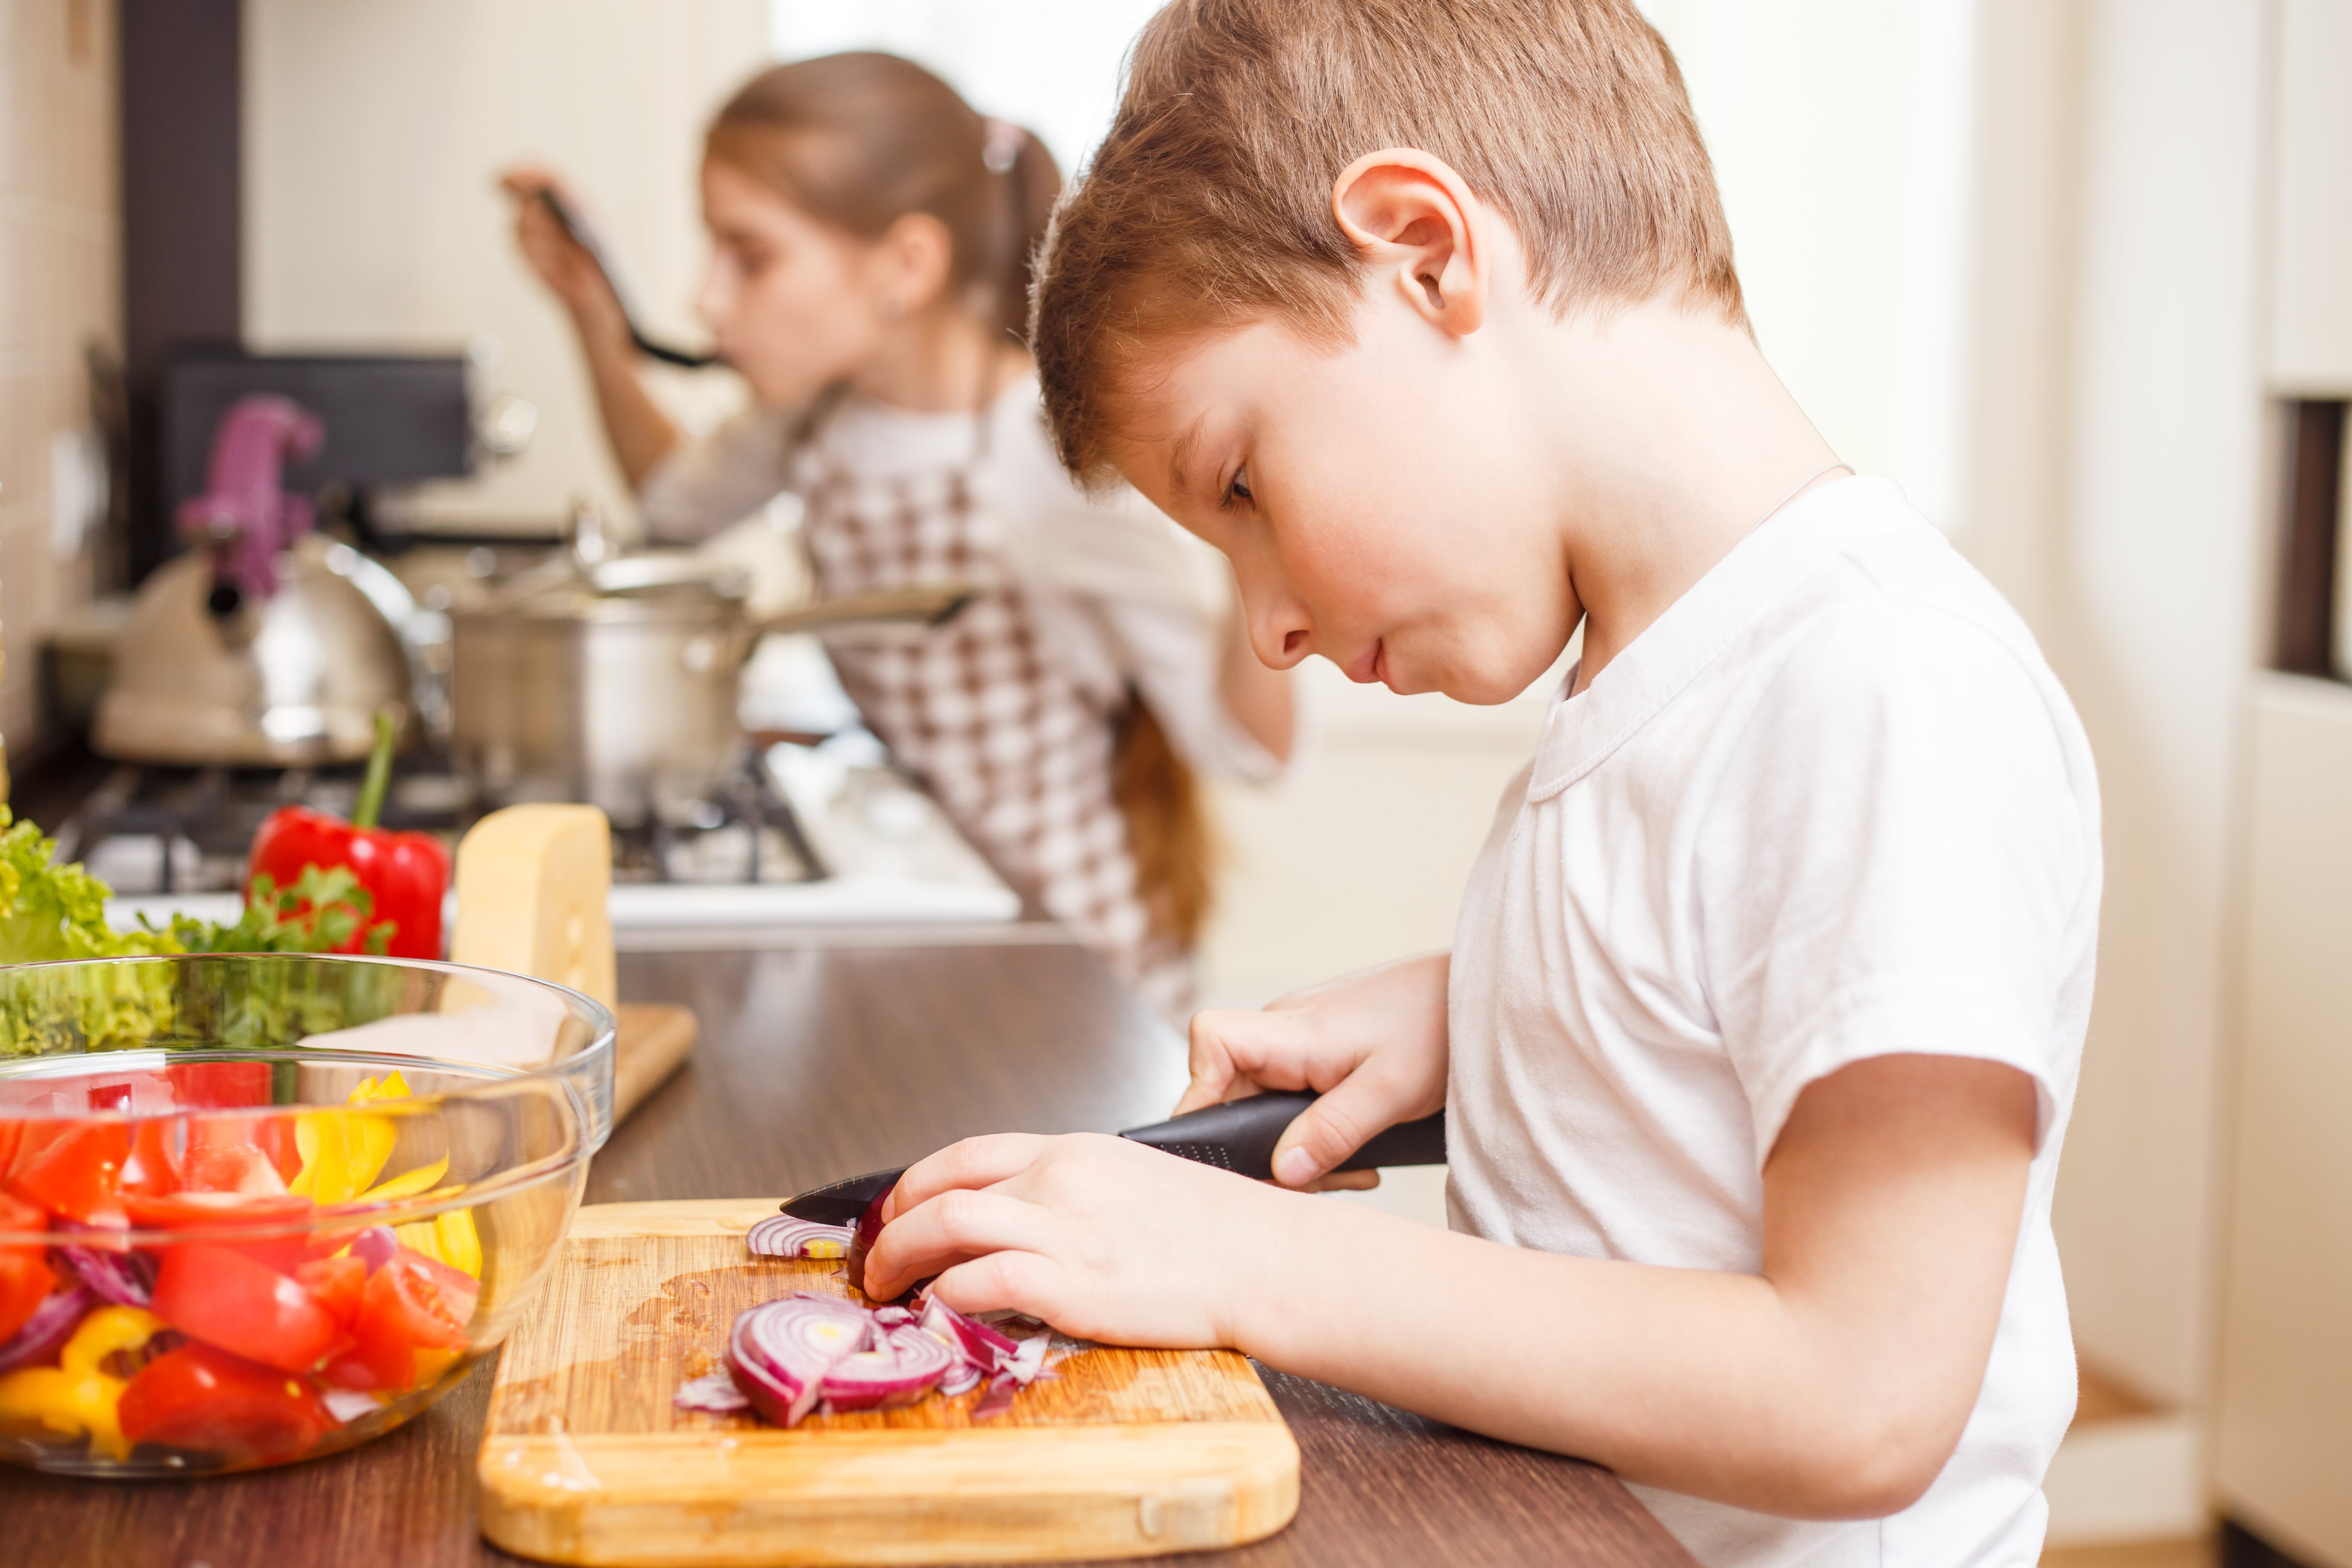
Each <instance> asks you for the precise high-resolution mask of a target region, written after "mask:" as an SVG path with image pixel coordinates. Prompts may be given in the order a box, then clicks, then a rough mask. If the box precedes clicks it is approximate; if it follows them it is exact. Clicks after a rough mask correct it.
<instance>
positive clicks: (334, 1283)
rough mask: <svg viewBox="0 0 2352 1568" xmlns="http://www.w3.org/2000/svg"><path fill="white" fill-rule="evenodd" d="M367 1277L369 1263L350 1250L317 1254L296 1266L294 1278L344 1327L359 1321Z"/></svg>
mask: <svg viewBox="0 0 2352 1568" xmlns="http://www.w3.org/2000/svg"><path fill="white" fill-rule="evenodd" d="M367 1279H368V1271H367V1265H366V1264H365V1263H363V1262H362V1261H361V1260H360V1259H358V1258H353V1257H351V1256H350V1255H348V1254H346V1255H345V1256H343V1257H341V1258H312V1259H311V1260H310V1262H308V1263H305V1264H303V1265H302V1266H301V1267H300V1268H297V1269H295V1270H294V1282H295V1283H296V1284H298V1285H299V1286H301V1287H302V1289H305V1290H308V1291H309V1292H310V1300H314V1301H316V1302H318V1303H319V1305H320V1307H321V1308H323V1309H325V1310H326V1313H327V1316H329V1317H331V1318H332V1319H334V1320H335V1326H336V1327H337V1328H340V1329H349V1328H350V1327H351V1326H352V1324H353V1323H355V1322H357V1321H359V1315H360V1303H361V1302H362V1300H364V1299H365V1298H366V1295H367Z"/></svg>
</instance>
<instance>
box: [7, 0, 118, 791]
mask: <svg viewBox="0 0 2352 1568" xmlns="http://www.w3.org/2000/svg"><path fill="white" fill-rule="evenodd" d="M114 81H115V34H114V9H113V7H112V6H111V5H104V4H101V3H100V0H0V609H5V623H0V625H5V637H6V642H5V659H6V674H5V679H0V733H5V735H6V737H7V740H8V743H9V745H10V746H11V747H12V748H13V749H14V751H15V752H16V756H17V758H18V760H19V761H20V762H21V761H22V760H24V759H25V758H26V757H29V756H31V755H32V754H33V753H34V752H37V750H38V749H39V746H40V742H41V741H42V736H41V733H40V731H39V727H38V720H39V713H40V701H39V684H38V683H39V658H38V650H39V647H40V638H41V636H42V634H43V633H44V632H46V631H47V629H48V628H49V627H50V626H52V625H53V624H54V623H55V622H56V621H57V620H58V617H59V616H62V615H63V614H65V613H66V612H67V611H68V610H69V609H71V608H72V607H74V606H75V605H79V604H82V603H84V602H86V601H87V600H88V599H89V592H90V559H89V552H88V550H87V549H86V548H85V547H84V546H83V545H82V543H81V542H80V540H79V538H78V537H77V531H76V528H75V526H74V524H75V523H77V522H79V521H85V520H84V519H82V518H80V517H79V516H75V515H69V516H68V519H67V520H66V521H67V526H66V527H64V528H62V529H60V528H59V526H58V523H59V521H60V520H59V518H58V513H57V510H56V505H57V502H58V500H59V499H60V498H59V497H58V495H57V494H56V487H55V486H54V484H53V481H54V480H55V479H59V478H64V477H67V475H63V474H59V473H58V471H57V470H58V468H59V467H60V465H59V463H58V458H59V456H60V455H61V450H60V445H59V443H60V439H61V438H63V440H64V441H66V442H67V443H68V446H67V447H65V448H64V451H65V452H71V451H73V450H75V448H73V447H71V446H70V443H71V442H72V440H73V438H74V437H75V434H76V433H77V432H79V431H81V430H83V429H84V428H85V427H86V426H88V425H89V386H88V382H87V380H86V378H85V376H84V374H83V372H82V344H83V342H84V341H85V340H87V339H89V338H93V337H94V338H97V339H100V340H101V341H103V342H109V343H112V344H114V345H115V346H116V349H117V352H120V346H121V332H120V330H119V328H120V321H121V304H120V300H121V272H120V268H119V267H118V265H117V263H118V246H119V240H118V238H117V230H118V224H117V221H116V219H117V215H118V212H119V210H120V207H119V197H118V195H117V192H116V188H115V185H116V182H115V164H116V155H115V111H114V110H115V92H114ZM67 468H68V473H70V472H71V471H72V469H71V466H70V464H68V465H67ZM0 787H5V786H0Z"/></svg>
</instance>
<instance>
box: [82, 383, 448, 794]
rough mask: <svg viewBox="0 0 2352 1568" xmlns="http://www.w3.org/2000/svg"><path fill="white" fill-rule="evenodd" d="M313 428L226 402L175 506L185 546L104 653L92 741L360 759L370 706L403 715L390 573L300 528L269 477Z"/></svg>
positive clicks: (316, 433)
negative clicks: (205, 482)
mask: <svg viewBox="0 0 2352 1568" xmlns="http://www.w3.org/2000/svg"><path fill="white" fill-rule="evenodd" d="M322 439H323V433H322V430H321V426H320V424H319V422H318V421H317V420H316V419H315V418H312V417H311V416H310V415H309V414H308V413H306V412H305V411H304V410H303V409H301V408H300V407H299V406H298V405H295V404H293V403H291V402H289V401H288V400H287V399H285V398H282V397H276V396H254V397H247V398H245V399H242V400H240V401H239V402H237V403H236V404H235V405H232V406H231V408H230V409H229V411H228V413H227V414H226V416H224V417H223V418H222V420H221V424H220V429H219V432H218V435H217V437H216V438H215V442H214V447H213V466H212V479H211V484H210V488H209V489H207V490H206V491H205V494H203V495H201V496H197V497H195V498H194V499H192V500H189V501H187V502H186V503H184V505H183V506H182V508H181V509H180V513H179V523H180V528H181V531H182V532H183V533H184V535H186V536H187V537H188V538H189V540H190V541H191V542H192V543H193V544H194V546H195V548H194V549H191V550H190V551H189V552H186V553H185V554H184V555H182V556H180V557H179V558H177V559H175V560H173V561H169V562H166V563H164V564H163V566H161V567H159V568H157V569H156V570H155V572H154V573H152V574H151V575H150V576H149V577H148V579H147V582H146V584H145V585H144V586H143V587H142V588H141V590H140V592H139V596H138V598H137V600H136V601H135V602H134V604H133V605H132V607H131V620H130V624H129V625H128V626H125V627H124V629H123V633H122V637H121V642H120V644H119V645H118V647H117V649H116V654H115V662H114V674H113V684H112V685H111V686H110V688H109V689H108V690H107V692H106V694H105V696H104V697H102V698H101V699H100V702H99V709H98V717H97V721H96V723H95V725H94V727H93V731H92V737H91V738H92V740H93V742H94V743H95V744H96V746H97V748H98V750H100V752H104V753H106V754H107V755H109V756H114V757H121V758H124V759H126V760H130V761H135V762H152V763H191V764H231V765H246V766H252V765H269V766H287V765H296V764H312V763H329V762H347V761H351V760H353V759H356V758H359V757H363V756H365V755H366V754H367V753H368V750H369V748H370V746H371V745H372V744H373V741H374V737H375V728H374V721H375V714H376V711H377V710H379V709H381V708H384V707H387V706H388V707H393V708H396V709H397V710H399V711H400V712H401V713H402V715H403V716H404V717H405V716H406V715H407V714H409V713H410V712H412V711H413V710H414V709H413V705H414V699H415V689H414V683H413V679H412V674H413V672H412V668H411V666H410V664H409V659H408V653H407V649H406V648H405V647H404V646H403V644H402V642H401V639H400V634H399V632H398V631H397V630H396V629H395V628H394V624H393V621H392V619H391V618H389V617H391V616H407V615H410V614H413V613H414V610H415V605H414V604H413V603H412V602H411V601H410V600H409V598H408V593H407V590H406V589H404V588H403V587H402V586H401V585H400V583H399V581H398V579H396V578H394V576H393V575H392V574H390V573H389V572H386V571H385V570H384V569H383V567H381V566H378V565H377V564H375V563H373V562H372V561H369V560H367V559H366V558H365V557H363V556H362V555H361V554H360V553H359V552H357V551H355V550H352V548H351V547H350V546H348V545H342V544H336V543H332V542H329V541H327V540H324V539H321V538H320V537H319V536H318V535H317V534H315V533H312V532H311V531H310V521H311V517H310V503H309V502H308V501H307V500H302V499H301V498H299V497H296V496H289V495H288V494H287V493H286V491H285V489H284V488H283V486H282V485H281V483H280V475H281V472H282V469H283V465H284V464H285V463H286V461H288V460H289V458H293V457H299V455H301V454H303V453H306V452H311V451H315V450H316V449H317V448H318V446H319V443H320V441H321V440H322Z"/></svg>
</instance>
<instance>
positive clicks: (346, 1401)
mask: <svg viewBox="0 0 2352 1568" xmlns="http://www.w3.org/2000/svg"><path fill="white" fill-rule="evenodd" d="M319 1403H320V1404H321V1405H325V1406H326V1407H327V1414H328V1415H331V1416H333V1417H334V1418H335V1420H336V1422H337V1423H338V1424H339V1425H341V1426H350V1425H351V1424H352V1422H354V1421H356V1420H358V1419H359V1418H360V1417H361V1416H362V1415H374V1414H375V1413H376V1412H377V1411H379V1410H381V1409H383V1401H382V1400H380V1399H378V1398H377V1397H376V1396H375V1395H374V1394H362V1393H360V1392H358V1391H357V1390H355V1389H349V1388H331V1389H329V1390H327V1391H326V1392H325V1393H324V1394H320V1395H319Z"/></svg>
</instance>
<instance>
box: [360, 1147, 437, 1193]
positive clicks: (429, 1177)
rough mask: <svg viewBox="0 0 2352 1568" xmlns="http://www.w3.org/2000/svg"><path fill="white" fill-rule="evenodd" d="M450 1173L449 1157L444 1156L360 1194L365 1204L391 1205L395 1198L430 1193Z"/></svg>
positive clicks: (379, 1183)
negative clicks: (435, 1184) (434, 1185)
mask: <svg viewBox="0 0 2352 1568" xmlns="http://www.w3.org/2000/svg"><path fill="white" fill-rule="evenodd" d="M448 1173H449V1160H448V1156H446V1155H444V1156H442V1157H441V1158H440V1159H438V1160H436V1161H434V1162H433V1163H431V1164H429V1165H419V1166H417V1167H416V1169H415V1170H413V1171H408V1172H405V1173H402V1174H400V1175H397V1176H394V1177H393V1178H392V1179H391V1180H390V1181H386V1182H378V1183H377V1184H375V1185H374V1186H372V1187H370V1188H369V1189H368V1190H367V1191H365V1192H363V1193H362V1194H360V1202H362V1203H363V1204H377V1203H385V1204H388V1203H391V1202H392V1201H393V1200H394V1199H395V1198H413V1197H415V1195H416V1194H419V1193H429V1192H431V1191H432V1190H433V1184H434V1183H436V1182H437V1181H439V1180H440V1179H441V1178H442V1177H444V1176H446V1175H447V1174H448Z"/></svg>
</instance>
